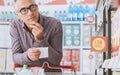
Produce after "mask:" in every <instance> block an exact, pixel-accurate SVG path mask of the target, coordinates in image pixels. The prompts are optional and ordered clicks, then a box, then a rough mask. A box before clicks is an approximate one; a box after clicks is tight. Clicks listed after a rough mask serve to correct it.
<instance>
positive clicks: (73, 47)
mask: <svg viewBox="0 0 120 75" xmlns="http://www.w3.org/2000/svg"><path fill="white" fill-rule="evenodd" d="M63 49H80V46H64V47H63Z"/></svg>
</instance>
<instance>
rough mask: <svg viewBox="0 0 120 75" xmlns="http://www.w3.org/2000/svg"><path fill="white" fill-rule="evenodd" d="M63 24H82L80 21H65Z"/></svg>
mask: <svg viewBox="0 0 120 75" xmlns="http://www.w3.org/2000/svg"><path fill="white" fill-rule="evenodd" d="M62 24H80V21H63V22H62Z"/></svg>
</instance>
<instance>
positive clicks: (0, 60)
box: [0, 49, 6, 72]
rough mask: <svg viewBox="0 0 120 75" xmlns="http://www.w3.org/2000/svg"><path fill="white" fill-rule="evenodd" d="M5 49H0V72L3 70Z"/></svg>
mask: <svg viewBox="0 0 120 75" xmlns="http://www.w3.org/2000/svg"><path fill="white" fill-rule="evenodd" d="M5 61H6V50H5V49H0V72H5Z"/></svg>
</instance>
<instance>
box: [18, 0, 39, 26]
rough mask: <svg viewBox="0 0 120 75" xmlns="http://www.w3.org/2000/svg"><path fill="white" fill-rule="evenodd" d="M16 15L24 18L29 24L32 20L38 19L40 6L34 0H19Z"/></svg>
mask: <svg viewBox="0 0 120 75" xmlns="http://www.w3.org/2000/svg"><path fill="white" fill-rule="evenodd" d="M16 9H17V11H18V12H16V15H17V16H18V17H19V18H20V19H22V20H23V21H24V22H25V24H27V25H29V24H30V22H31V21H35V22H37V21H38V17H39V14H38V7H37V5H35V2H34V0H17V2H16Z"/></svg>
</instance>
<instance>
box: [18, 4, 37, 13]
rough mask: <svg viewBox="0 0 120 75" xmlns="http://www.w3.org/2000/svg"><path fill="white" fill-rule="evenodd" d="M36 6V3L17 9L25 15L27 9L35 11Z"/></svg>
mask: <svg viewBox="0 0 120 75" xmlns="http://www.w3.org/2000/svg"><path fill="white" fill-rule="evenodd" d="M37 8H38V6H37V4H31V5H30V6H29V7H28V8H21V9H20V10H18V12H19V13H21V14H22V15H25V14H27V13H28V10H30V11H31V12H33V11H35V10H36V9H37Z"/></svg>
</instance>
